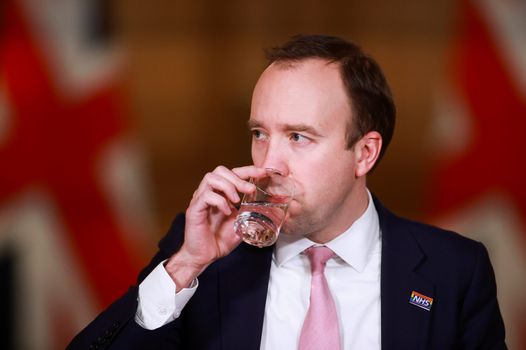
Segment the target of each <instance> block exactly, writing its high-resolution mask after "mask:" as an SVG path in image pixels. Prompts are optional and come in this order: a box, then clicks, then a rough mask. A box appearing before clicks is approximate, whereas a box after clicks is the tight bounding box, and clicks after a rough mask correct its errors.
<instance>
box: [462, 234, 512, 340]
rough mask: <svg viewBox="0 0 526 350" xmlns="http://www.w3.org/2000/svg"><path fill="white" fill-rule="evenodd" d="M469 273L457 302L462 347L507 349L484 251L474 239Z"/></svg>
mask: <svg viewBox="0 0 526 350" xmlns="http://www.w3.org/2000/svg"><path fill="white" fill-rule="evenodd" d="M478 245H479V247H478V251H477V259H476V263H475V265H474V268H473V274H472V276H471V281H470V283H469V286H468V289H467V291H466V295H465V299H464V301H463V303H462V305H461V318H462V319H461V325H462V329H461V330H460V331H461V344H462V346H461V348H462V349H507V347H506V344H505V340H504V339H505V331H504V322H503V321H502V316H501V314H500V311H499V305H498V301H497V287H496V283H495V275H494V272H493V268H492V266H491V262H490V259H489V256H488V252H487V250H486V248H485V247H484V245H482V244H481V243H478Z"/></svg>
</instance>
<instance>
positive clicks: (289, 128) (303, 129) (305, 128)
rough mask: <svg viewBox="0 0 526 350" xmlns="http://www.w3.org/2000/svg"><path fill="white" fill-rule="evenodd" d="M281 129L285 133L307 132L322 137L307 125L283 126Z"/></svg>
mask: <svg viewBox="0 0 526 350" xmlns="http://www.w3.org/2000/svg"><path fill="white" fill-rule="evenodd" d="M282 129H283V130H286V131H301V132H307V133H309V134H311V135H314V136H323V135H322V134H320V133H319V131H318V130H316V129H314V128H313V127H312V126H310V125H307V124H283V125H282Z"/></svg>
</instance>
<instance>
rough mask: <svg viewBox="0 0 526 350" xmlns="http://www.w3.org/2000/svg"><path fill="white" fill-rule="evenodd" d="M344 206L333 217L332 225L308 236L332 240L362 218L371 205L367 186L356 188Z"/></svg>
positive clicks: (324, 241) (322, 241) (320, 241)
mask: <svg viewBox="0 0 526 350" xmlns="http://www.w3.org/2000/svg"><path fill="white" fill-rule="evenodd" d="M345 204H346V205H344V206H343V207H344V208H345V209H344V210H339V211H338V212H337V213H335V216H334V217H333V218H332V219H331V221H330V222H331V225H329V226H327V227H324V228H323V229H322V230H320V231H317V232H313V233H311V234H310V235H308V236H307V238H309V239H310V240H311V241H313V242H316V243H319V244H325V243H327V242H330V241H332V240H333V239H335V238H336V237H338V236H339V235H341V234H342V233H343V232H345V231H346V230H347V229H348V228H349V227H351V226H352V224H353V223H354V222H355V221H356V220H358V218H360V217H361V216H362V215H363V213H365V210H366V209H367V206H368V205H369V193H368V191H367V188H366V187H365V186H360V187H359V188H357V189H356V193H355V195H354V196H350V197H349V200H348V201H347V203H345Z"/></svg>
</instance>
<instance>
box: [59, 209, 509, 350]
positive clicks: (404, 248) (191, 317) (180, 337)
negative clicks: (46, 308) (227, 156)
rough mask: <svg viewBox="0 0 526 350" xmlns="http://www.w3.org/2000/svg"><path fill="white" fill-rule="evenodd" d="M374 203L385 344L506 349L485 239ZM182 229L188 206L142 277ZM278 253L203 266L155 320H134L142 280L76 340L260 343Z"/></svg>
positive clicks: (239, 255)
mask: <svg viewBox="0 0 526 350" xmlns="http://www.w3.org/2000/svg"><path fill="white" fill-rule="evenodd" d="M375 205H376V209H377V211H378V215H379V218H380V228H381V232H382V262H381V334H382V339H381V343H382V349H384V350H386V349H393V350H395V349H396V350H398V349H403V350H410V349H440V350H445V349H506V345H505V343H504V325H503V322H502V317H501V315H500V311H499V306H498V303H497V298H496V286H495V277H494V274H493V269H492V267H491V263H490V260H489V257H488V254H487V251H486V249H485V248H484V246H483V245H482V244H481V243H479V242H475V241H473V240H470V239H468V238H465V237H462V236H460V235H458V234H456V233H453V232H449V231H444V230H441V229H438V228H436V227H432V226H428V225H424V224H420V223H416V222H412V221H409V220H406V219H402V218H399V217H397V216H395V215H394V214H392V213H391V212H389V211H388V210H387V209H385V208H384V207H383V206H382V205H381V204H380V203H379V202H378V201H377V200H376V199H375ZM183 231H184V217H183V216H182V215H180V216H178V217H177V218H176V219H175V220H174V222H173V224H172V227H171V229H170V231H169V232H168V234H167V235H166V236H165V237H164V238H163V239H162V240H161V241H160V243H159V251H158V253H157V254H156V255H155V257H154V258H153V259H152V261H151V263H150V264H149V265H148V266H147V267H146V268H145V269H144V270H143V271H142V272H141V274H140V276H139V279H138V282H140V281H142V280H143V279H144V278H145V277H146V276H147V275H148V274H149V273H150V272H151V270H153V268H155V266H157V265H158V264H159V263H160V262H161V261H162V260H164V259H167V258H168V257H170V256H171V255H172V254H173V253H174V252H175V251H176V250H177V249H179V247H180V246H181V244H182V242H183ZM271 259H272V248H271V247H270V248H262V249H260V248H256V247H252V246H249V245H247V244H244V243H242V244H241V245H240V246H239V247H238V248H236V249H235V250H234V251H233V252H232V253H231V254H230V255H228V256H227V257H224V258H222V259H220V260H218V261H216V262H215V263H213V264H212V265H210V266H209V267H208V269H206V270H205V271H204V272H203V273H202V274H201V276H200V277H199V287H198V288H197V291H196V293H195V294H194V296H193V297H192V298H191V299H190V301H189V302H188V304H187V305H186V306H185V308H184V310H183V312H182V313H181V316H180V317H179V318H177V319H176V320H175V321H173V322H171V323H169V324H167V325H165V326H163V327H161V328H159V329H156V330H145V329H143V328H141V327H140V326H138V325H137V324H136V323H135V321H134V316H135V311H136V308H137V291H138V287H137V286H133V287H131V288H130V289H129V290H128V292H127V293H126V294H125V295H124V296H122V297H121V298H120V299H118V300H117V301H116V302H114V303H113V304H112V305H111V306H110V307H109V308H108V309H106V310H105V311H104V312H103V313H101V314H100V315H99V316H98V317H97V318H96V319H95V320H94V321H93V322H92V323H90V324H89V325H88V326H87V327H86V328H85V329H84V330H83V331H82V332H81V333H79V334H78V335H77V336H76V337H75V338H74V339H73V341H72V342H71V344H70V345H69V347H68V349H108V348H109V349H223V350H230V349H243V350H249V349H259V346H260V341H261V330H262V327H263V317H264V311H265V301H266V296H267V286H268V280H269V273H270V265H271ZM412 292H417V293H419V294H421V295H424V296H426V297H429V298H433V303H432V305H431V308H430V310H427V309H426V308H422V307H419V306H416V305H414V304H412V303H410V297H411V294H412ZM283 312H287V311H286V310H284V311H283ZM342 312H352V310H344V311H342Z"/></svg>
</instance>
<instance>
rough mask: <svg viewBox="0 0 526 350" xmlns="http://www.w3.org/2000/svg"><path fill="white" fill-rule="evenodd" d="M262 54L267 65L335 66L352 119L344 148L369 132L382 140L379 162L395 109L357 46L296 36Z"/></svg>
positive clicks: (380, 78) (383, 83)
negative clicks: (311, 62) (313, 62)
mask: <svg viewBox="0 0 526 350" xmlns="http://www.w3.org/2000/svg"><path fill="white" fill-rule="evenodd" d="M265 53H266V57H267V59H268V60H269V64H271V63H273V62H297V61H301V60H304V59H308V58H321V59H325V60H327V61H328V62H337V63H339V64H340V70H341V76H342V79H343V81H344V84H345V86H346V87H347V94H348V96H349V98H350V100H351V106H352V108H353V114H354V115H355V116H356V118H353V120H352V123H349V124H348V127H347V144H348V148H352V146H354V144H355V143H356V142H357V141H358V140H359V139H360V138H361V137H362V136H364V135H365V134H366V133H368V132H369V131H377V132H378V133H380V135H381V136H382V140H383V147H382V149H381V151H380V155H379V157H378V158H379V159H380V158H382V156H383V155H384V153H385V150H386V149H387V146H388V145H389V142H390V141H391V138H392V136H393V132H394V126H395V116H396V108H395V105H394V102H393V97H392V94H391V89H390V88H389V85H388V84H387V81H386V79H385V77H384V74H383V72H382V70H381V68H380V66H379V65H378V63H376V61H375V60H374V59H372V58H371V57H369V56H367V55H366V54H365V53H364V52H363V51H362V49H361V48H360V47H359V46H357V45H355V44H353V43H350V42H348V41H345V40H343V39H341V38H338V37H335V36H328V35H297V36H294V37H292V38H291V39H290V40H289V41H288V42H286V43H285V44H284V45H282V46H279V47H275V48H272V49H269V50H266V52H265Z"/></svg>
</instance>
